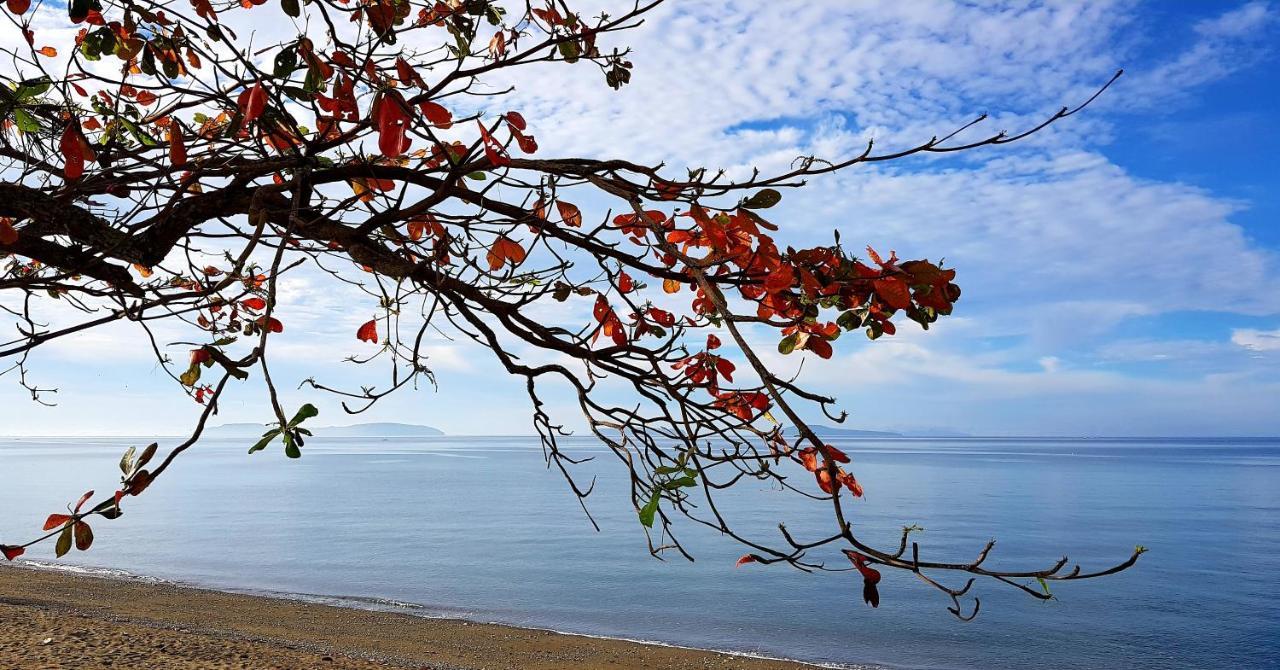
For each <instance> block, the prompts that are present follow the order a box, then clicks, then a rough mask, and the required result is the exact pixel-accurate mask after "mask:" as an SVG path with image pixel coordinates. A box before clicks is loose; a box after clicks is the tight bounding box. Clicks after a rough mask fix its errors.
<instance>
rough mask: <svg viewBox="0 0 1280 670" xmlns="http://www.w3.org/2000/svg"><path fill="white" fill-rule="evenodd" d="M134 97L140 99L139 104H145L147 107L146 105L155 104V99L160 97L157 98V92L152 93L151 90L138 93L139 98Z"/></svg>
mask: <svg viewBox="0 0 1280 670" xmlns="http://www.w3.org/2000/svg"><path fill="white" fill-rule="evenodd" d="M134 99H135V100H137V101H138V104H139V105H143V106H144V107H145V106H150V105H152V104H154V103H155V101H156V100H158V99H159V98H157V97H156V94H155V93H152V92H151V91H143V92H141V93H139V94H138V97H137V98H134Z"/></svg>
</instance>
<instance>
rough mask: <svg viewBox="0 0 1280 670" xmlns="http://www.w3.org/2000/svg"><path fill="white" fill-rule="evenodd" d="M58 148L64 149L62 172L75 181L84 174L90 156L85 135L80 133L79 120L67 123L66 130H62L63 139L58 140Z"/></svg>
mask: <svg viewBox="0 0 1280 670" xmlns="http://www.w3.org/2000/svg"><path fill="white" fill-rule="evenodd" d="M58 148H59V149H61V150H62V158H63V161H64V163H63V166H62V174H63V176H65V177H66V178H67V179H68V180H71V181H74V180H76V179H79V178H80V176H81V175H83V174H84V161H85V159H86V158H88V156H86V155H85V151H84V149H85V142H84V136H83V135H81V134H80V124H79V122H76V121H72V122H71V123H68V124H67V127H66V129H65V130H63V131H62V139H61V140H59V142H58Z"/></svg>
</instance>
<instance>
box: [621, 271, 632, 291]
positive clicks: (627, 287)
mask: <svg viewBox="0 0 1280 670" xmlns="http://www.w3.org/2000/svg"><path fill="white" fill-rule="evenodd" d="M635 288H636V283H635V281H633V280H632V279H631V275H629V274H627V273H625V272H619V273H618V291H619V292H621V293H630V292H632V291H634V290H635Z"/></svg>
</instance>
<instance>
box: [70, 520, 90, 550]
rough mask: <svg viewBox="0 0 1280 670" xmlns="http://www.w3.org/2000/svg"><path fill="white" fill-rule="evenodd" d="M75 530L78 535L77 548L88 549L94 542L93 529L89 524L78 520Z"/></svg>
mask: <svg viewBox="0 0 1280 670" xmlns="http://www.w3.org/2000/svg"><path fill="white" fill-rule="evenodd" d="M74 532H75V535H76V549H79V550H80V551H88V549H89V547H90V545H92V544H93V529H92V528H90V527H89V524H87V523H85V522H83V521H77V522H76V525H75V531H74Z"/></svg>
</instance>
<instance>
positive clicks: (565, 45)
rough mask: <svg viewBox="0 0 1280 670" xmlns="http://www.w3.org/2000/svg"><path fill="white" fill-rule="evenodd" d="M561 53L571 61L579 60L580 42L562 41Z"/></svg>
mask: <svg viewBox="0 0 1280 670" xmlns="http://www.w3.org/2000/svg"><path fill="white" fill-rule="evenodd" d="M559 48H560V55H561V56H562V57H564V59H565V60H566V61H568V62H570V63H576V62H578V43H577V42H573V41H569V42H561V43H560V47H559Z"/></svg>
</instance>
